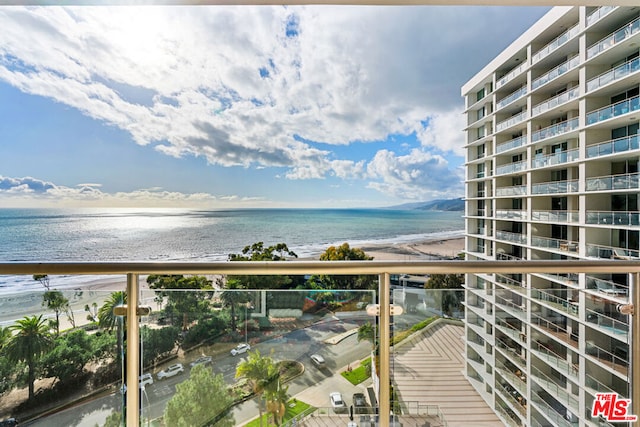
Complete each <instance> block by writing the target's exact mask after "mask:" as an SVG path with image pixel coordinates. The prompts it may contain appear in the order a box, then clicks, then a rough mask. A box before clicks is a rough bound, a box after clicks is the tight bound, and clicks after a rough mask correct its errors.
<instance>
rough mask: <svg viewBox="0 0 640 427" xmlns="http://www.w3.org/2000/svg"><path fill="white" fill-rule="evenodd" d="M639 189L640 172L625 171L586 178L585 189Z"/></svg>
mask: <svg viewBox="0 0 640 427" xmlns="http://www.w3.org/2000/svg"><path fill="white" fill-rule="evenodd" d="M638 189H640V174H638V173H625V174H620V175H605V176H597V177H593V178H587V181H586V190H587V191H608V190H638Z"/></svg>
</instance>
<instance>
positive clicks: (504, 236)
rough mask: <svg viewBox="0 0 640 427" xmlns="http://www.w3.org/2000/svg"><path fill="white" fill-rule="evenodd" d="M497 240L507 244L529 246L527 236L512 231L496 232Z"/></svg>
mask: <svg viewBox="0 0 640 427" xmlns="http://www.w3.org/2000/svg"><path fill="white" fill-rule="evenodd" d="M496 239H498V240H504V241H507V242H512V243H518V244H520V245H526V244H527V235H526V234H521V233H512V232H511V231H502V230H497V231H496Z"/></svg>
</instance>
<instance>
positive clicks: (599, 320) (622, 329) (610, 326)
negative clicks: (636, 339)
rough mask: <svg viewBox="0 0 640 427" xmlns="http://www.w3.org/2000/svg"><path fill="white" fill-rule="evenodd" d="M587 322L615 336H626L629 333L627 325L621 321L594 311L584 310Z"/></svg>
mask: <svg viewBox="0 0 640 427" xmlns="http://www.w3.org/2000/svg"><path fill="white" fill-rule="evenodd" d="M585 315H586V318H587V322H589V323H591V324H594V325H597V326H598V327H600V329H603V330H605V331H607V332H613V333H614V334H616V335H620V334H626V333H627V332H629V324H628V323H627V322H626V321H623V320H621V319H615V318H613V317H611V316H608V315H607V314H605V313H600V312H597V311H595V310H590V309H586V313H585Z"/></svg>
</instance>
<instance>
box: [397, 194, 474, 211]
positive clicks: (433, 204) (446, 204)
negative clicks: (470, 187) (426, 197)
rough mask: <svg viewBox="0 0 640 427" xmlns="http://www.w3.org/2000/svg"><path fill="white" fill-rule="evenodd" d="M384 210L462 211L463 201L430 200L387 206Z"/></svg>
mask: <svg viewBox="0 0 640 427" xmlns="http://www.w3.org/2000/svg"><path fill="white" fill-rule="evenodd" d="M386 209H406V210H412V209H416V210H421V211H449V212H453V211H464V199H463V198H462V197H459V198H457V199H439V200H431V201H429V202H415V203H403V204H402V205H396V206H389V207H387V208H386Z"/></svg>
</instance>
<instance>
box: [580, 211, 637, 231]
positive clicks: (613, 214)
mask: <svg viewBox="0 0 640 427" xmlns="http://www.w3.org/2000/svg"><path fill="white" fill-rule="evenodd" d="M587 224H600V225H612V226H616V227H632V226H638V225H640V213H639V212H626V211H622V212H617V211H587Z"/></svg>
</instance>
